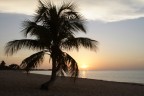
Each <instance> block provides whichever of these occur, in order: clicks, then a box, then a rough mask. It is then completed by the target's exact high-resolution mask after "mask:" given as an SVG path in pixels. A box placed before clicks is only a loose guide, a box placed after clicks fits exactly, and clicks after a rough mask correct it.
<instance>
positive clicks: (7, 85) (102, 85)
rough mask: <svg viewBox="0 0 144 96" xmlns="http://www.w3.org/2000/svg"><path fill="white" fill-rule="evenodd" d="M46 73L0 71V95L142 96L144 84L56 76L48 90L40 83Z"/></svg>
mask: <svg viewBox="0 0 144 96" xmlns="http://www.w3.org/2000/svg"><path fill="white" fill-rule="evenodd" d="M47 80H49V76H47V75H38V74H29V75H27V74H25V73H22V72H18V71H0V96H144V85H142V84H135V83H120V82H110V81H102V80H92V79H81V78H80V79H77V80H76V82H75V83H74V82H73V80H71V79H70V78H58V79H57V80H56V82H55V84H54V85H53V86H52V87H51V88H50V89H49V91H43V90H40V85H41V84H42V83H44V82H46V81H47Z"/></svg>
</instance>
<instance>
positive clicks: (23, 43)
mask: <svg viewBox="0 0 144 96" xmlns="http://www.w3.org/2000/svg"><path fill="white" fill-rule="evenodd" d="M45 47H46V46H45V45H44V44H42V43H40V42H39V41H38V40H32V39H22V40H13V41H10V42H8V43H7V45H6V47H5V53H6V54H7V55H8V54H10V55H13V53H15V52H17V51H18V50H20V49H22V48H29V49H35V50H38V49H39V50H41V49H45Z"/></svg>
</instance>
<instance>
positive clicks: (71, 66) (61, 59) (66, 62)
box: [56, 52, 79, 79]
mask: <svg viewBox="0 0 144 96" xmlns="http://www.w3.org/2000/svg"><path fill="white" fill-rule="evenodd" d="M57 60H58V62H57V63H58V64H57V70H56V71H57V74H59V75H61V76H64V73H66V74H67V75H69V76H71V77H74V79H76V77H78V73H79V70H78V65H77V62H76V61H75V60H74V59H73V58H72V57H71V56H70V55H69V54H67V53H65V52H61V54H58V59H57Z"/></svg>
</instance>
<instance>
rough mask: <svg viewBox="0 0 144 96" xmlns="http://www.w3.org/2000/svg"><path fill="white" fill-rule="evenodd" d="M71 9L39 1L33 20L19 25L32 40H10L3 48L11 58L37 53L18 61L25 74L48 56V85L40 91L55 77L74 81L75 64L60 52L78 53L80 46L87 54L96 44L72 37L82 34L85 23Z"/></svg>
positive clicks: (75, 75) (72, 8)
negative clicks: (23, 50)
mask: <svg viewBox="0 0 144 96" xmlns="http://www.w3.org/2000/svg"><path fill="white" fill-rule="evenodd" d="M75 7H76V6H75V5H74V4H73V3H63V4H62V5H61V6H60V7H57V6H56V5H54V4H53V3H52V2H46V3H42V2H41V1H39V7H38V10H37V11H36V14H35V16H34V18H33V20H27V21H24V22H23V27H24V29H23V30H22V32H23V33H24V35H25V37H27V36H32V37H34V39H22V40H13V41H10V42H8V43H7V45H6V53H7V54H11V55H13V53H16V52H17V51H18V50H20V49H21V48H28V49H31V50H37V51H38V52H37V53H35V54H32V55H31V56H29V57H27V58H25V59H24V60H23V61H22V63H21V67H22V68H23V69H25V70H26V71H29V70H31V69H33V68H36V67H37V66H38V65H39V64H42V62H43V60H44V55H45V54H48V55H49V56H50V58H51V62H52V75H51V78H50V80H49V81H48V82H46V83H44V84H42V86H41V88H42V89H47V88H48V87H49V85H50V84H51V83H52V82H54V81H55V78H56V76H57V75H61V76H63V75H64V74H65V73H66V74H68V75H70V76H71V77H74V78H76V77H77V76H78V65H77V62H76V61H75V60H74V59H73V58H72V57H71V56H70V55H69V54H68V53H66V52H64V51H63V50H72V49H77V50H78V49H79V48H80V47H81V46H83V47H85V48H88V49H91V50H96V48H97V41H95V40H92V39H89V38H83V37H76V36H75V32H84V33H86V30H85V26H84V24H83V23H84V21H85V20H84V19H83V18H82V16H81V15H80V14H79V13H78V12H76V9H75Z"/></svg>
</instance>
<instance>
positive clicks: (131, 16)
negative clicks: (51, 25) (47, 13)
mask: <svg viewBox="0 0 144 96" xmlns="http://www.w3.org/2000/svg"><path fill="white" fill-rule="evenodd" d="M42 1H43V2H44V0H42ZM51 1H53V2H54V3H56V4H57V5H59V4H61V3H62V2H63V1H61V0H51ZM66 1H68V0H65V2H66ZM69 1H70V0H69ZM72 2H75V3H76V4H77V7H78V9H77V11H78V12H80V13H81V14H82V15H83V17H84V18H86V23H85V25H86V29H87V34H83V33H79V34H76V35H78V36H80V37H81V36H82V37H89V38H91V39H94V40H97V41H98V42H99V43H98V49H97V51H96V52H94V51H90V50H87V49H84V48H81V49H80V50H79V52H77V51H76V50H73V51H69V52H68V53H69V54H70V55H72V57H73V58H74V59H75V60H76V61H77V62H78V65H79V68H80V69H84V68H85V69H87V70H127V69H144V0H72ZM37 7H38V0H0V61H1V60H4V61H5V62H6V63H7V64H12V63H16V64H20V63H21V61H22V60H23V59H24V58H26V57H27V56H30V55H31V54H33V53H34V51H30V50H27V49H23V50H21V51H19V52H17V53H16V54H14V55H13V56H6V55H5V54H4V46H5V45H6V43H7V42H9V41H11V40H16V39H23V38H24V36H23V35H22V32H21V30H22V21H24V20H27V19H31V18H32V16H33V15H34V13H35V10H36V9H37ZM48 61H49V60H48V56H46V58H45V61H44V64H42V66H41V67H40V68H50V64H49V63H48Z"/></svg>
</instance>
